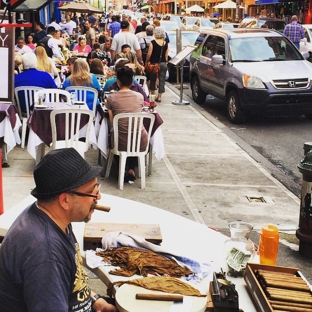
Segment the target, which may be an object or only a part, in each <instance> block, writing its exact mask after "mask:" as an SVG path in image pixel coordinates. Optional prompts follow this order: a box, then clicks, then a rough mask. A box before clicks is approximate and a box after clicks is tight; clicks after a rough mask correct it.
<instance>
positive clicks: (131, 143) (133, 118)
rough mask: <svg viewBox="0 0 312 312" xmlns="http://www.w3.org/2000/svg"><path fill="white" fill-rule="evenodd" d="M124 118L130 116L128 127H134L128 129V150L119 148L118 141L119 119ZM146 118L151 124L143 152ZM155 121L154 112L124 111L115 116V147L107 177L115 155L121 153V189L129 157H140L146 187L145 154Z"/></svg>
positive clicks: (143, 182) (119, 179)
mask: <svg viewBox="0 0 312 312" xmlns="http://www.w3.org/2000/svg"><path fill="white" fill-rule="evenodd" d="M122 118H128V129H132V130H131V131H128V138H127V150H126V151H120V150H118V143H119V142H118V141H119V137H118V125H119V120H120V119H122ZM144 118H148V119H150V126H149V129H148V132H147V133H148V139H147V145H146V148H145V150H144V151H143V152H140V145H141V134H142V129H143V127H144V126H143V119H144ZM154 121H155V116H154V115H153V114H144V113H122V114H118V115H116V116H115V117H114V120H113V128H114V148H112V149H111V150H110V152H109V156H108V161H107V167H106V173H105V178H108V177H109V174H110V170H111V167H112V162H113V158H114V155H119V176H118V187H119V189H121V190H122V189H123V184H124V175H125V167H126V160H127V157H138V160H139V175H140V176H141V189H145V155H146V154H147V153H148V149H149V142H150V138H151V133H152V128H153V125H154ZM133 133H137V135H133Z"/></svg>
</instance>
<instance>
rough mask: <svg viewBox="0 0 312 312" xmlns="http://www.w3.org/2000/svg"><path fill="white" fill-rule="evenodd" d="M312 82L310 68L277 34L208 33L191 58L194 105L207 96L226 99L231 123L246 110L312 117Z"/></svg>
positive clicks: (265, 31) (255, 31) (242, 117)
mask: <svg viewBox="0 0 312 312" xmlns="http://www.w3.org/2000/svg"><path fill="white" fill-rule="evenodd" d="M304 56H305V57H306V58H307V57H308V54H307V53H306V55H304ZM311 79H312V64H311V63H309V62H308V61H306V60H305V59H304V57H303V55H302V54H301V53H300V52H299V51H298V50H297V48H296V47H295V46H294V45H293V44H292V43H291V42H290V41H289V40H288V39H287V38H286V37H284V36H283V35H282V34H280V33H279V32H277V31H274V30H268V29H247V28H244V29H243V28H241V29H239V28H237V29H216V30H207V31H206V37H205V38H204V40H203V41H202V43H201V44H200V45H199V46H198V47H197V49H196V50H195V51H194V52H193V53H192V55H191V57H190V84H191V89H192V96H193V99H194V101H195V102H197V103H203V102H204V101H205V99H206V95H207V94H211V95H213V96H215V97H217V98H219V99H223V100H226V101H227V113H228V116H229V119H230V120H231V122H232V123H241V122H243V121H245V120H246V117H247V113H248V112H256V113H264V112H265V113H277V114H279V115H280V114H284V113H287V115H294V114H296V115H302V114H305V116H306V117H307V118H312V83H311Z"/></svg>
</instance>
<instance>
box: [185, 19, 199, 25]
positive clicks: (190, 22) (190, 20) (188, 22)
mask: <svg viewBox="0 0 312 312" xmlns="http://www.w3.org/2000/svg"><path fill="white" fill-rule="evenodd" d="M196 20H197V18H196V17H188V18H186V19H185V25H193V24H194V23H195V22H196Z"/></svg>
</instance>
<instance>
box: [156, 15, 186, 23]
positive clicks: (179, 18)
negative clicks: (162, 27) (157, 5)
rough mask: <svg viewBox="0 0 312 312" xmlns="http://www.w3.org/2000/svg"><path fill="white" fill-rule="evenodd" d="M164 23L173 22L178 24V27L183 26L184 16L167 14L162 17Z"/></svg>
mask: <svg viewBox="0 0 312 312" xmlns="http://www.w3.org/2000/svg"><path fill="white" fill-rule="evenodd" d="M161 20H162V21H163V20H164V21H171V22H176V23H178V25H180V24H181V22H182V16H180V15H171V14H166V15H164V16H163V17H162V19H161Z"/></svg>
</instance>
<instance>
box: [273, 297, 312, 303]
mask: <svg viewBox="0 0 312 312" xmlns="http://www.w3.org/2000/svg"><path fill="white" fill-rule="evenodd" d="M269 299H273V300H279V301H286V302H299V303H312V300H308V299H301V298H295V297H291V298H290V297H289V296H283V295H270V296H269Z"/></svg>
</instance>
